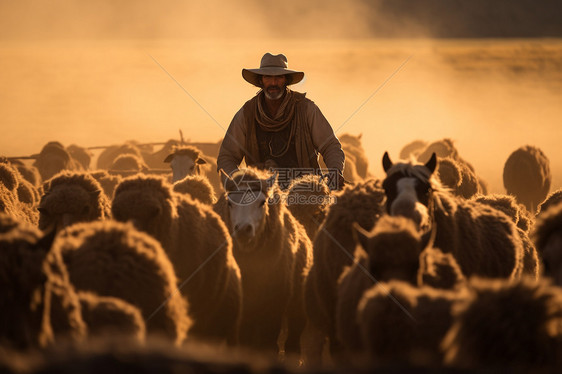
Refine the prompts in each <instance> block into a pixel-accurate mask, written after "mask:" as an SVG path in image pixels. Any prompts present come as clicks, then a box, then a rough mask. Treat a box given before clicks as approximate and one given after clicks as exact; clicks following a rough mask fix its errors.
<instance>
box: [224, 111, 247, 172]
mask: <svg viewBox="0 0 562 374" xmlns="http://www.w3.org/2000/svg"><path fill="white" fill-rule="evenodd" d="M244 122H245V121H244V111H243V109H240V110H239V111H238V113H236V114H235V115H234V118H233V119H232V122H230V126H229V127H228V130H226V134H225V136H224V139H223V141H222V144H221V147H220V150H219V156H218V157H217V171H218V172H220V169H223V170H224V171H225V172H226V173H227V174H228V175H231V174H232V173H233V172H235V171H236V170H238V165H240V163H241V162H242V159H243V158H244V145H245V143H246V140H245V139H246V128H245V126H244Z"/></svg>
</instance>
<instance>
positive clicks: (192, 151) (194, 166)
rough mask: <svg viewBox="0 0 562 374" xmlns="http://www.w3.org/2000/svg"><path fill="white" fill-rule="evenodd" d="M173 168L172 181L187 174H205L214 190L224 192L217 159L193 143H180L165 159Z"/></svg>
mask: <svg viewBox="0 0 562 374" xmlns="http://www.w3.org/2000/svg"><path fill="white" fill-rule="evenodd" d="M164 162H165V163H169V164H170V167H171V168H172V174H173V176H172V183H175V182H177V181H179V180H181V179H183V178H184V177H185V176H187V175H205V176H207V178H208V179H209V182H210V184H211V186H212V187H213V190H214V191H215V192H217V193H222V192H224V188H223V185H222V183H221V179H220V177H219V174H218V172H217V159H216V158H215V157H212V156H207V155H204V154H203V152H201V150H200V149H199V148H197V147H194V146H191V145H178V146H175V147H174V148H172V152H171V153H170V154H169V155H168V156H166V158H165V159H164Z"/></svg>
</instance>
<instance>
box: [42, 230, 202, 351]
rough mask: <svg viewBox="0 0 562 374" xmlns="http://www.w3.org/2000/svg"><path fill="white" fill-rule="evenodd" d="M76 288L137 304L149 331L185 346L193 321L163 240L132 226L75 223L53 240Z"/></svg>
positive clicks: (56, 250)
mask: <svg viewBox="0 0 562 374" xmlns="http://www.w3.org/2000/svg"><path fill="white" fill-rule="evenodd" d="M52 251H54V252H57V253H60V255H61V256H62V258H63V259H64V262H65V264H66V267H67V268H68V273H69V275H70V280H71V282H72V284H73V285H74V286H75V287H76V289H78V290H80V291H87V292H93V293H95V294H97V295H100V296H111V297H116V298H119V299H122V300H124V301H126V302H127V303H130V304H132V305H134V306H135V307H137V308H139V309H140V311H141V313H142V316H143V318H144V321H145V324H146V330H147V333H149V334H151V335H154V334H159V335H162V336H165V337H168V338H170V339H171V340H172V341H174V342H175V343H176V344H181V343H182V342H183V341H184V340H185V338H186V336H187V332H188V329H189V327H190V325H191V323H192V322H191V320H190V318H189V316H188V306H187V302H186V300H185V299H183V298H182V297H181V295H180V294H179V293H178V292H177V291H176V283H177V278H176V275H175V273H174V269H173V266H172V264H171V263H170V260H169V259H168V257H167V255H166V253H165V252H164V250H163V249H162V247H161V245H160V243H158V242H157V241H156V240H155V239H153V238H151V237H150V236H148V235H146V234H144V233H140V232H138V231H137V230H135V229H134V228H133V226H132V225H130V224H124V223H119V222H115V221H98V222H86V223H80V224H74V225H72V226H71V227H68V228H67V229H66V230H65V231H63V232H62V233H61V234H59V236H58V237H57V239H56V240H55V242H54V243H53V249H52Z"/></svg>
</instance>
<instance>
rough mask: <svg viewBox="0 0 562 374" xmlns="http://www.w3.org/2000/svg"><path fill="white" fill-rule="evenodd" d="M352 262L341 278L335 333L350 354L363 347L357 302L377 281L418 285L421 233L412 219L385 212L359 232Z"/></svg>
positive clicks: (339, 281)
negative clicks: (372, 226)
mask: <svg viewBox="0 0 562 374" xmlns="http://www.w3.org/2000/svg"><path fill="white" fill-rule="evenodd" d="M358 244H359V245H358V247H357V249H356V251H355V260H354V263H353V265H351V267H350V268H349V269H347V270H345V271H344V272H343V273H342V275H341V277H340V278H339V280H338V293H337V305H336V333H337V337H338V339H339V341H340V342H341V343H342V344H343V345H344V348H345V349H346V351H347V353H348V354H350V355H351V356H353V355H355V354H356V353H357V352H359V351H361V349H362V348H363V346H362V344H361V332H360V329H359V325H358V324H357V320H356V318H355V317H356V314H357V306H358V304H359V301H360V300H361V297H362V296H363V293H364V292H365V291H366V290H367V289H369V288H370V287H372V286H373V285H374V284H376V283H378V282H388V281H392V280H401V281H404V282H408V283H410V284H412V285H415V284H416V282H417V276H418V271H419V267H420V260H419V257H420V251H421V250H422V240H421V236H420V234H419V233H418V231H417V230H416V227H415V225H414V223H413V221H412V220H410V219H407V218H404V217H392V216H388V215H384V216H382V217H381V218H380V219H379V220H378V221H377V223H376V224H375V227H374V228H373V230H372V231H371V232H369V233H367V232H359V233H358Z"/></svg>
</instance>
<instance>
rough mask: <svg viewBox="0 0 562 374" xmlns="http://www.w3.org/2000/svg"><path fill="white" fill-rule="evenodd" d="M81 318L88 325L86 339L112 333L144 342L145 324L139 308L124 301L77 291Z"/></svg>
mask: <svg viewBox="0 0 562 374" xmlns="http://www.w3.org/2000/svg"><path fill="white" fill-rule="evenodd" d="M77 295H78V299H79V300H80V311H81V314H82V319H83V320H84V322H85V324H86V325H87V327H88V339H92V338H98V337H101V338H107V337H111V336H114V335H119V336H127V337H131V338H133V339H135V340H137V341H139V342H144V340H145V337H146V326H145V323H144V320H143V318H142V314H141V312H140V310H139V309H138V308H137V307H135V306H134V305H132V304H129V303H127V302H126V301H124V300H122V299H119V298H116V297H110V296H98V295H96V294H94V293H91V292H83V291H81V292H78V293H77Z"/></svg>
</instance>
